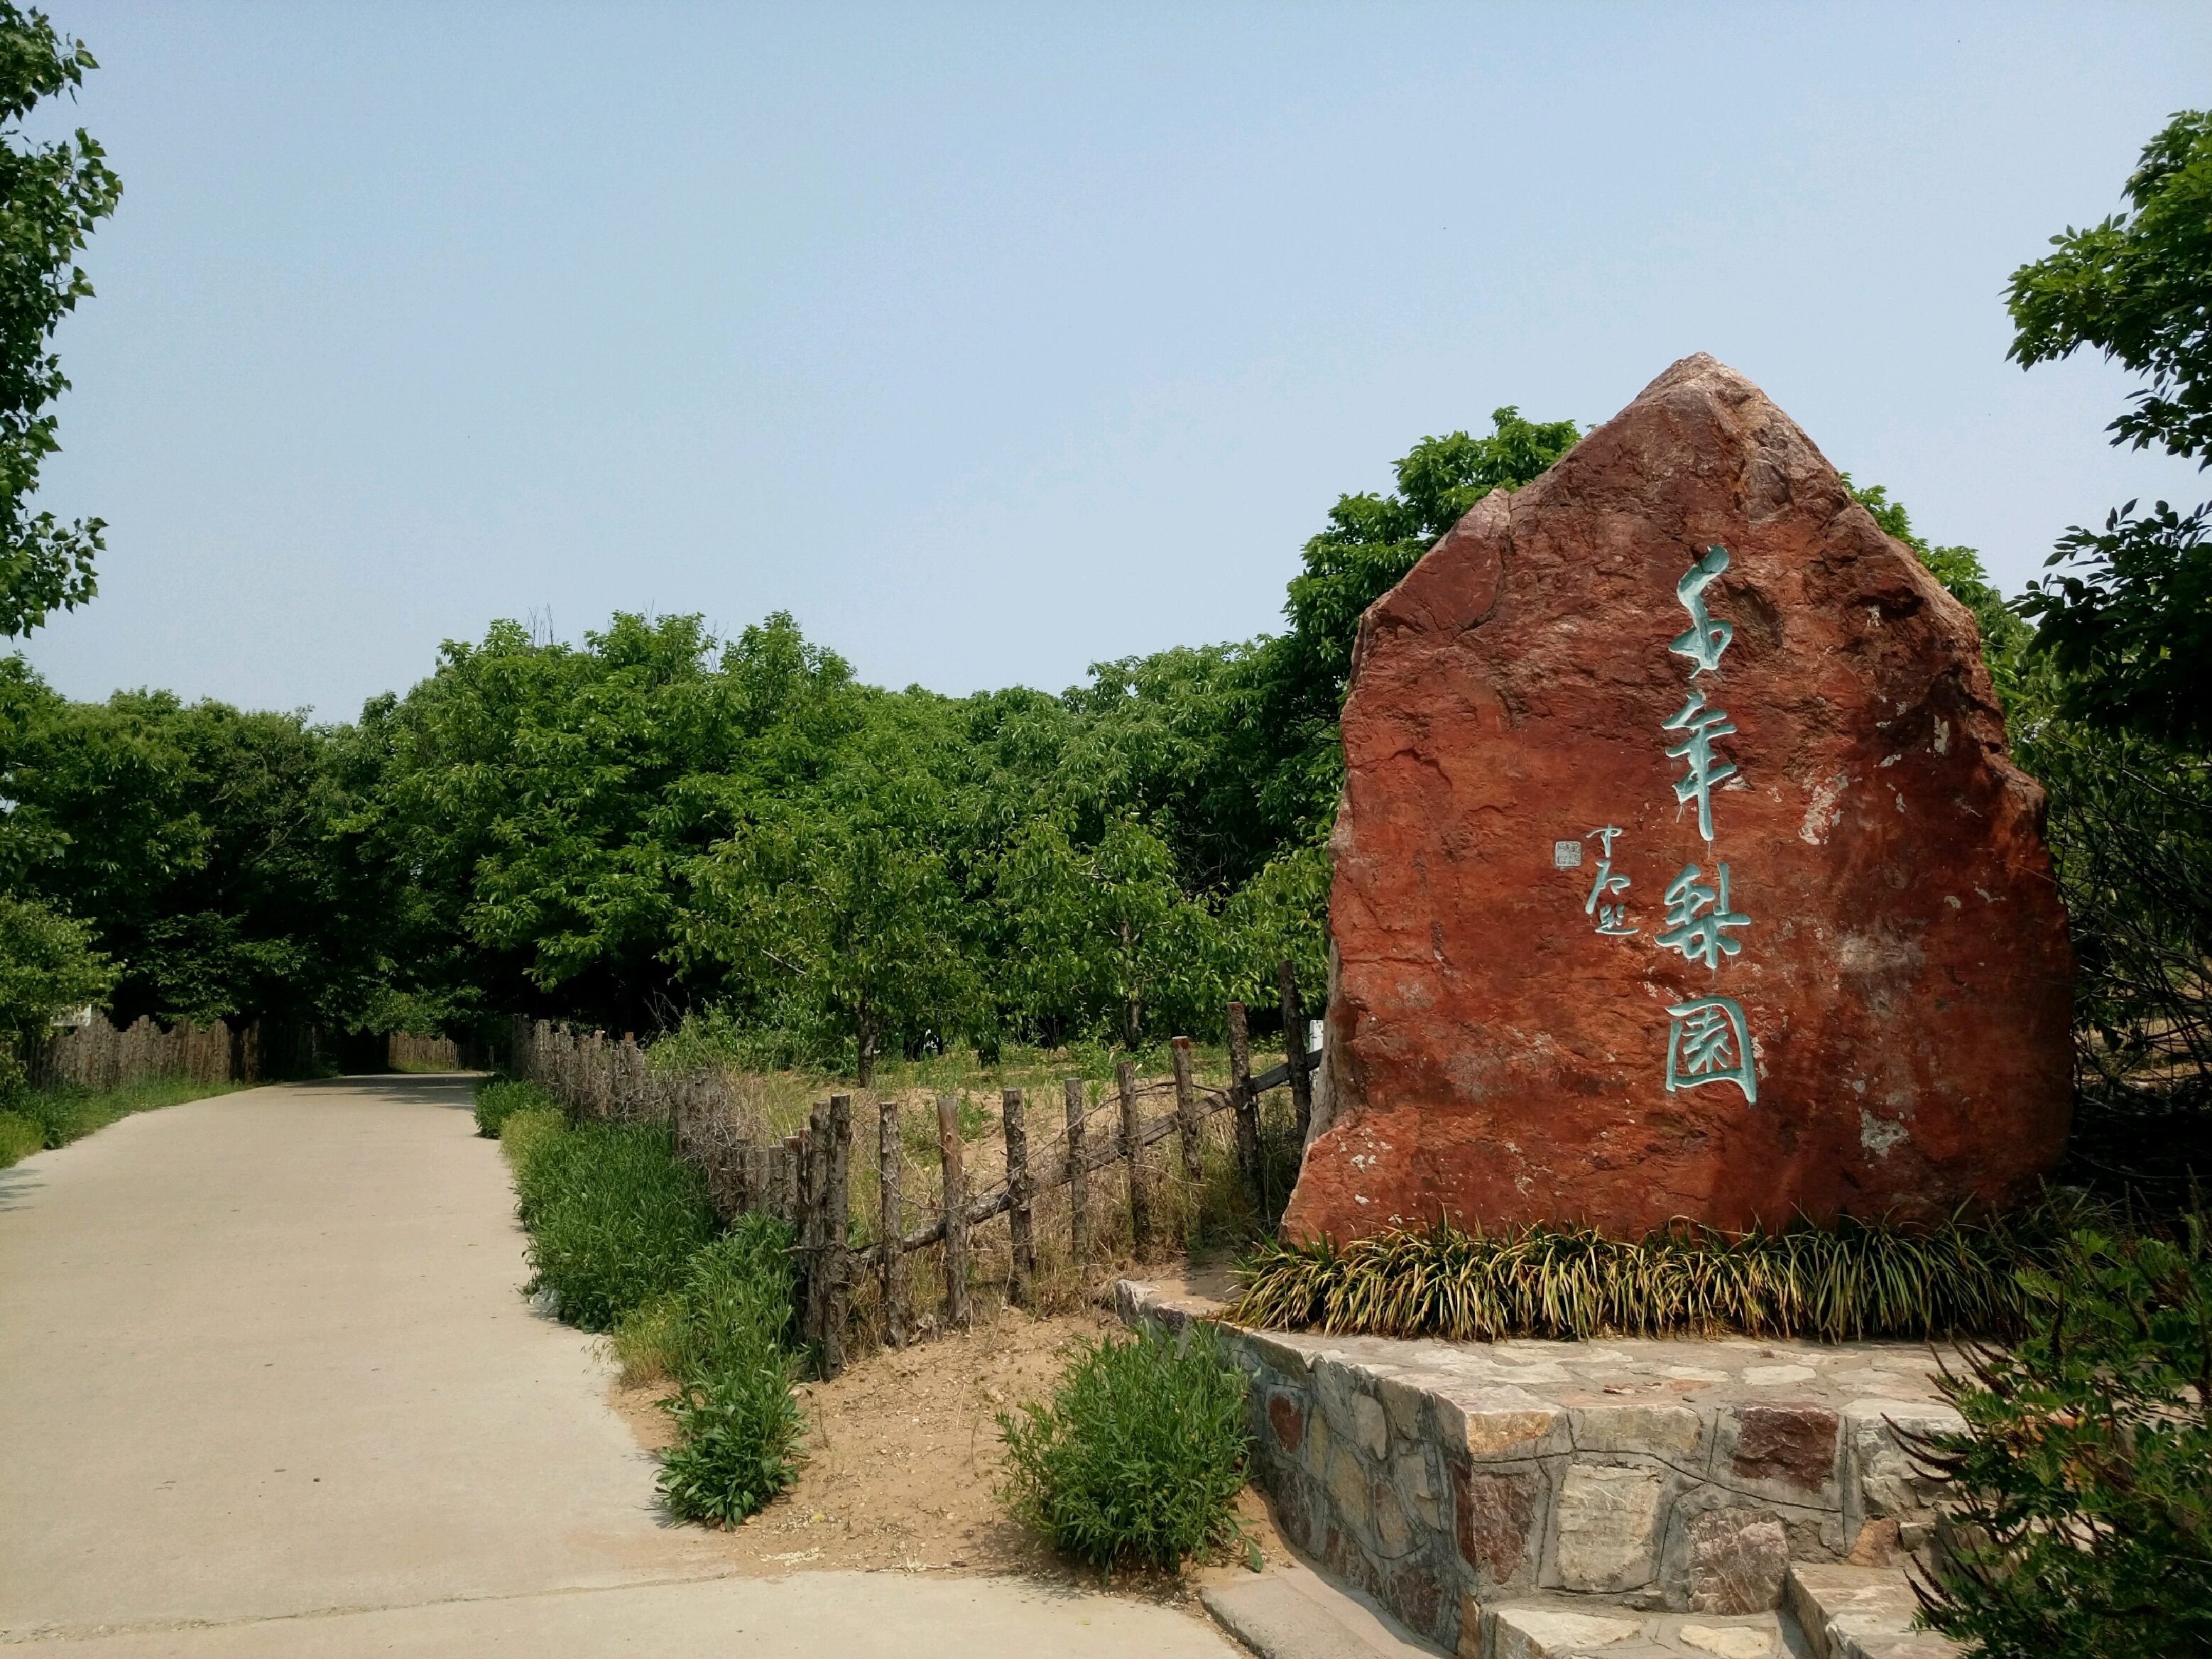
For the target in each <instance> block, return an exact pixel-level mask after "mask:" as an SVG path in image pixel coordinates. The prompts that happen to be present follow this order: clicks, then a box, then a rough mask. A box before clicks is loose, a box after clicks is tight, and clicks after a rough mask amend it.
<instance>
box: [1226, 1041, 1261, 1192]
mask: <svg viewBox="0 0 2212 1659" xmlns="http://www.w3.org/2000/svg"><path fill="white" fill-rule="evenodd" d="M1229 1103H1230V1104H1231V1106H1232V1107H1233V1108H1234V1109H1236V1112H1237V1174H1238V1175H1240V1176H1243V1179H1244V1201H1245V1202H1246V1203H1248V1204H1249V1205H1250V1206H1252V1212H1253V1214H1255V1215H1264V1214H1266V1213H1267V1210H1266V1206H1265V1201H1264V1200H1265V1196H1266V1195H1265V1194H1262V1193H1261V1190H1260V1101H1259V1097H1257V1096H1256V1095H1255V1094H1254V1093H1253V1092H1252V1042H1251V1038H1250V1036H1249V1035H1248V1034H1247V1032H1246V1030H1245V1029H1244V1005H1243V1003H1241V1002H1232V1003H1231V1004H1230V1005H1229Z"/></svg>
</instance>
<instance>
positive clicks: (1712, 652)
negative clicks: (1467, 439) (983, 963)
mask: <svg viewBox="0 0 2212 1659" xmlns="http://www.w3.org/2000/svg"><path fill="white" fill-rule="evenodd" d="M1344 750H1345V763H1346V767H1345V769H1346V776H1345V787H1344V798H1343V803H1342V805H1341V807H1340V810H1339V811H1338V814H1337V823H1336V833H1335V836H1334V839H1333V841H1332V842H1331V844H1330V848H1331V853H1332V855H1333V857H1334V863H1335V882H1334V887H1333V889H1332V890H1331V892H1330V896H1329V930H1330V936H1331V940H1332V948H1333V963H1332V981H1333V982H1332V988H1331V994H1330V1001H1329V1010H1328V1049H1327V1054H1326V1057H1325V1060H1324V1062H1323V1073H1322V1090H1321V1097H1320V1098H1319V1100H1318V1101H1317V1103H1316V1112H1315V1125H1316V1127H1315V1132H1314V1137H1313V1139H1312V1140H1311V1142H1310V1145H1309V1147H1308V1149H1307V1152H1306V1158H1305V1166H1304V1172H1303V1173H1302V1174H1301V1176H1299V1179H1298V1185H1297V1192H1296V1193H1295V1194H1294V1195H1293V1196H1292V1198H1291V1206H1290V1211H1289V1213H1288V1215H1287V1217H1286V1218H1285V1224H1284V1225H1285V1231H1286V1232H1287V1233H1288V1234H1290V1235H1291V1237H1297V1238H1310V1237H1315V1236H1316V1235H1319V1234H1324V1233H1326V1234H1330V1235H1334V1237H1337V1238H1339V1239H1340V1240H1343V1239H1349V1238H1352V1237H1358V1236H1360V1235H1363V1234H1365V1233H1370V1232H1373V1231H1376V1230H1377V1229H1379V1228H1381V1227H1383V1226H1385V1225H1389V1224H1392V1223H1395V1222H1407V1223H1414V1222H1421V1221H1426V1220H1432V1219H1434V1218H1436V1217H1437V1216H1438V1215H1439V1214H1442V1215H1444V1216H1448V1217H1449V1218H1451V1219H1452V1220H1454V1221H1455V1222H1458V1223H1460V1224H1461V1225H1476V1224H1480V1225H1484V1226H1488V1227H1495V1226H1498V1225H1502V1224H1507V1223H1516V1222H1525V1221H1550V1222H1558V1223H1588V1224H1590V1225H1595V1226H1598V1227H1601V1228H1602V1229H1604V1230H1606V1231H1608V1232H1613V1233H1616V1234H1623V1235H1631V1236H1633V1235H1638V1234H1640V1233H1642V1232H1643V1231H1645V1230H1647V1229H1650V1228H1652V1227H1656V1226H1660V1225H1664V1224H1665V1223H1667V1222H1668V1220H1669V1219H1670V1218H1674V1217H1686V1218H1691V1219H1692V1220H1696V1221H1700V1222H1705V1223H1710V1224H1712V1225H1718V1226H1722V1227H1726V1228H1730V1229H1736V1228H1743V1227H1747V1226H1749V1225H1753V1224H1754V1223H1764V1224H1765V1225H1769V1226H1778V1225H1783V1224H1784V1223H1787V1222H1789V1221H1790V1220H1791V1219H1792V1218H1794V1217H1796V1215H1798V1214H1799V1213H1800V1212H1802V1213H1803V1214H1805V1215H1808V1216H1810V1217H1812V1218H1815V1219H1818V1220H1824V1221H1825V1220H1828V1219H1831V1218H1834V1217H1835V1216H1836V1215H1837V1214H1838V1212H1850V1214H1852V1215H1855V1216H1859V1217H1862V1218H1875V1217H1879V1216H1883V1215H1890V1216H1893V1217H1894V1218H1898V1219H1900V1220H1908V1221H1925V1220H1929V1219H1932V1218H1937V1217H1940V1216H1942V1215H1945V1214H1948V1213H1949V1212H1951V1211H1953V1210H1954V1208H1956V1207H1957V1206H1960V1205H1961V1204H1976V1203H1990V1202H2002V1201H2003V1200H2006V1199H2008V1198H2010V1197H2013V1196H2015V1195H2018V1194H2021V1193H2022V1192H2023V1191H2024V1190H2026V1189H2027V1188H2029V1187H2031V1186H2032V1184H2033V1182H2034V1179H2035V1177H2036V1176H2039V1175H2040V1174H2042V1173H2043V1172H2045V1171H2046V1170H2050V1169H2051V1166H2052V1165H2053V1164H2055V1163H2056V1162H2057V1159H2058V1158H2059V1156H2060V1154H2061V1153H2062V1152H2063V1150H2064V1146H2065V1139H2066V1127H2067V1113H2068V1102H2069V1075H2070V1068H2071V1049H2070V1034H2069V1024H2070V1017H2071V1012H2072V995H2073V976H2074V964H2073V957H2072V955H2071V952H2070V951H2069V947H2068V944H2067V939H2066V917H2065V913H2064V911H2063V909H2062V908H2061V907H2060V904H2059V899H2058V895H2057V890H2056V889H2055V887H2054V886H2053V884H2052V881H2051V859H2050V856H2049V854H2048V853H2047V852H2046V850H2045V847H2044V843H2043V838H2042V835H2041V820H2042V814H2043V791H2042V790H2041V789H2040V788H2039V787H2038V786H2037V785H2036V784H2035V783H2034V782H2033V781H2032V780H2031V779H2029V778H2028V777H2027V775H2024V774H2023V773H2021V771H2020V770H2019V769H2017V768H2016V767H2015V766H2014V765H2013V764H2012V763H2011V762H2010V761H2009V760H2008V758H2007V757H2006V750H2005V732H2004V721H2003V718H2002V714H2000V712H1999V709H1998V706H1997V701H1996V695H1995V693H1994V692H1993V690H1991V687H1990V678H1989V674H1988V672H1987V671H1986V670H1985V669H1984V666H1983V664H1982V659H1981V653H1980V649H1979V642H1978V636H1977V634H1976V630H1975V626H1974V622H1973V618H1972V616H1971V614H1970V613H1969V612H1968V611H1966V608H1965V607H1964V606H1962V605H1960V604H1958V603H1957V602H1956V601H1955V600H1954V599H1952V598H1951V597H1950V596H1949V595H1948V594H1947V593H1946V592H1944V591H1943V590H1942V587H1940V586H1937V584H1936V580H1935V579H1934V578H1933V577H1931V576H1929V574H1927V572H1926V571H1925V570H1924V569H1923V568H1922V567H1921V565H1920V564H1919V562H1918V561H1917V560H1916V559H1915V558H1914V557H1913V556H1912V555H1911V552H1910V551H1908V550H1906V549H1905V548H1903V547H1901V546H1899V544H1897V543H1895V542H1893V541H1891V540H1890V539H1889V538H1887V536H1885V535H1883V534H1882V532H1881V530H1880V529H1879V528H1877V527H1876V526H1875V521H1874V520H1873V519H1872V518H1871V517H1870V516H1869V514H1868V513H1867V512H1866V511H1865V509H1864V508H1863V507H1859V506H1858V505H1857V503H1856V502H1854V501H1852V500H1851V498H1850V495H1849V493H1848V492H1847V491H1846V490H1845V489H1844V484H1843V482H1842V480H1841V479H1840V478H1838V476H1837V474H1836V470H1835V469H1834V468H1833V467H1832V466H1830V465H1828V463H1827V461H1826V459H1824V458H1823V457H1822V456H1821V454H1820V451H1819V450H1817V449H1815V448H1814V447H1813V444H1812V442H1811V441H1810V440H1809V439H1808V438H1807V437H1806V435H1804V433H1802V431H1800V430H1799V429H1798V428H1797V426H1796V422H1793V421H1791V420H1790V417H1789V416H1786V415H1784V413H1783V412H1782V411H1781V410H1778V409H1777V408H1776V407H1775V406H1774V405H1773V404H1771V403H1769V402H1768V401H1767V399H1766V398H1765V394H1764V393H1762V392H1760V391H1759V388H1758V387H1757V386H1753V385H1752V384H1751V382H1750V381H1748V380H1745V379H1744V378H1743V377H1742V376H1741V375H1740V374H1735V372H1734V371H1732V370H1730V369H1729V368H1724V367H1723V366H1722V365H1721V364H1719V363H1717V362H1714V361H1713V360H1712V359H1711V357H1707V356H1695V357H1689V358H1686V359H1684V360H1683V361H1682V362H1679V363H1677V364H1675V365H1674V367H1673V368H1670V369H1668V371H1667V372H1666V373H1665V374H1662V375H1661V376H1660V377H1659V379H1657V380H1655V381H1653V382H1652V383H1651V385H1650V386H1649V387H1648V388H1646V389H1645V391H1644V393H1643V395H1642V396H1641V397H1639V398H1637V400H1636V401H1635V402H1634V403H1632V404H1630V405H1629V406H1628V407H1627V408H1626V410H1623V411H1622V412H1621V413H1620V415H1618V416H1615V417H1614V418H1613V420H1611V421H1609V422H1607V423H1606V424H1605V425H1604V426H1601V427H1600V428H1598V429H1597V430H1596V431H1595V432H1593V433H1591V434H1590V435H1589V436H1588V437H1586V438H1584V439H1583V441H1582V442H1581V443H1579V444H1577V446H1576V447H1575V448H1574V449H1573V450H1572V451H1571V453H1568V454H1567V455H1566V456H1565V457H1564V458H1563V459H1561V460H1560V461H1559V463H1558V464H1557V465H1554V466H1553V468H1552V469H1551V471H1548V472H1547V473H1546V474H1545V475H1544V476H1543V477H1541V478H1539V479H1537V480H1536V481H1535V482H1534V483H1531V484H1529V485H1528V487H1527V488H1526V489H1522V490H1520V491H1518V492H1517V493H1514V494H1510V495H1509V494H1506V493H1504V492H1499V493H1497V494H1493V495H1490V496H1489V497H1487V498H1486V500H1484V501H1481V502H1480V503H1479V504H1478V505H1477V506H1476V507H1474V510H1473V511H1471V512H1470V513H1468V515H1467V516H1466V517H1465V518H1464V519H1462V520H1460V522H1459V523H1458V524H1457V525H1456V526H1454V527H1453V528H1452V530H1451V532H1450V533H1449V534H1448V535H1447V536H1445V537H1444V538H1443V540H1442V541H1440V542H1438V543H1437V544H1436V546H1435V547H1433V548H1432V549H1431V550H1429V552H1428V554H1427V555H1426V556H1425V557H1424V558H1423V559H1422V560H1421V562H1420V563H1419V564H1418V565H1416V566H1415V567H1414V568H1413V571H1412V572H1411V573H1410V574H1408V575H1407V577H1406V579H1405V580H1403V581H1401V582H1400V583H1399V584H1398V586H1396V587H1395V588H1393V589H1392V590H1391V591H1390V592H1389V593H1388V594H1386V595H1385V596H1384V597H1383V599H1380V600H1378V601H1377V602H1376V604H1375V605H1374V606H1373V607H1372V608H1371V609H1370V611H1368V612H1367V615H1366V617H1365V618H1364V620H1363V621H1362V623H1361V624H1360V631H1359V644H1358V651H1357V653H1356V654H1355V656H1354V659H1353V666H1352V690H1351V696H1350V699H1349V701H1348V702H1346V706H1345V711H1344Z"/></svg>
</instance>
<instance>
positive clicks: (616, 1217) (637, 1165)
mask: <svg viewBox="0 0 2212 1659" xmlns="http://www.w3.org/2000/svg"><path fill="white" fill-rule="evenodd" d="M536 1115H537V1114H536V1113H534V1112H532V1111H528V1110H526V1111H523V1112H518V1113H516V1114H514V1115H512V1116H510V1117H509V1118H508V1120H507V1124H508V1127H510V1129H511V1128H513V1127H515V1126H517V1125H519V1124H521V1123H522V1122H523V1121H524V1120H525V1119H528V1118H534V1117H535V1116H536ZM514 1167H515V1192H516V1200H517V1201H516V1209H517V1211H518V1212H519V1213H520V1215H521V1216H522V1218H523V1220H524V1221H525V1222H526V1224H527V1225H528V1226H529V1228H530V1265H531V1267H532V1269H533V1270H534V1276H533V1277H532V1280H531V1285H530V1288H531V1290H532V1292H533V1293H536V1292H539V1291H551V1292H552V1295H553V1298H554V1305H555V1308H556V1311H557V1312H558V1313H559V1315H560V1316H561V1319H562V1322H564V1323H567V1324H570V1325H574V1326H577V1327H579V1328H581V1329H584V1330H587V1331H604V1330H607V1329H609V1328H611V1327H612V1326H613V1325H614V1323H615V1322H616V1321H617V1320H618V1319H620V1318H621V1317H622V1316H623V1315H624V1314H625V1313H628V1312H629V1310H631V1309H633V1308H635V1307H638V1306H640V1305H641V1304H643V1303H645V1302H647V1301H648V1300H650V1299H651V1298H652V1297H655V1296H659V1295H662V1294H665V1292H667V1291H671V1290H673V1289H675V1288H676V1286H677V1285H678V1283H679V1282H680V1281H681V1279H682V1278H683V1276H684V1265H685V1263H686V1262H687V1261H689V1260H690V1255H691V1253H692V1252H693V1251H694V1250H696V1249H698V1248H699V1247H700V1246H701V1245H702V1244H704V1243H706V1242H707V1241H708V1238H710V1237H713V1236H714V1212H713V1211H712V1210H711V1209H710V1208H709V1207H708V1203H707V1182H706V1176H704V1175H703V1174H702V1173H701V1171H700V1170H699V1169H698V1167H697V1166H696V1164H689V1163H686V1162H685V1161H684V1159H683V1158H678V1156H677V1155H676V1143H675V1139H674V1138H673V1137H672V1136H671V1135H670V1134H669V1133H668V1132H667V1131H666V1130H665V1129H659V1128H652V1127H643V1126H640V1125H632V1124H616V1123H586V1124H580V1125H578V1126H576V1127H574V1128H569V1129H567V1130H565V1131H564V1132H562V1133H557V1134H551V1135H547V1134H544V1133H543V1131H542V1130H541V1129H539V1128H538V1127H537V1126H535V1125H532V1126H531V1127H530V1128H528V1129H527V1130H526V1136H525V1142H524V1146H523V1147H522V1148H521V1149H520V1156H518V1157H517V1158H516V1159H515V1166H514Z"/></svg>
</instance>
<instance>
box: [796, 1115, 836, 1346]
mask: <svg viewBox="0 0 2212 1659" xmlns="http://www.w3.org/2000/svg"><path fill="white" fill-rule="evenodd" d="M828 1118H829V1104H828V1103H826V1102H817V1103H816V1104H815V1107H814V1109H813V1110H812V1111H811V1113H809V1114H808V1115H807V1120H806V1133H805V1134H804V1135H803V1136H801V1137H800V1139H799V1263H800V1266H801V1267H803V1268H804V1269H805V1273H806V1292H805V1297H803V1298H802V1299H801V1300H800V1302H799V1340H800V1341H802V1342H804V1343H805V1345H806V1346H808V1347H810V1348H811V1349H813V1350H814V1353H815V1358H816V1359H817V1361H819V1359H820V1358H821V1355H822V1212H823V1207H824V1206H825V1205H826V1204H827V1203H828V1202H829V1123H828V1121H827V1120H828Z"/></svg>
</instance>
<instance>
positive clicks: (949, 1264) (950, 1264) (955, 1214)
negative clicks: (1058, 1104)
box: [937, 1095, 968, 1328]
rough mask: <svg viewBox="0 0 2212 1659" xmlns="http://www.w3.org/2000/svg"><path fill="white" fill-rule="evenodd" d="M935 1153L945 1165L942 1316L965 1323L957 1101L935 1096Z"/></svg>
mask: <svg viewBox="0 0 2212 1659" xmlns="http://www.w3.org/2000/svg"><path fill="white" fill-rule="evenodd" d="M937 1156H938V1158H939V1160H940V1161H941V1162H942V1163H943V1164H944V1167H945V1224H944V1225H945V1322H946V1323H947V1324H949V1325H952V1326H954V1327H957V1328H965V1327H966V1325H967V1323H968V1188H967V1184H966V1183H965V1182H963V1180H962V1179H961V1172H960V1102H959V1099H958V1097H956V1096H953V1095H939V1096H938V1097H937Z"/></svg>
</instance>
